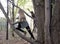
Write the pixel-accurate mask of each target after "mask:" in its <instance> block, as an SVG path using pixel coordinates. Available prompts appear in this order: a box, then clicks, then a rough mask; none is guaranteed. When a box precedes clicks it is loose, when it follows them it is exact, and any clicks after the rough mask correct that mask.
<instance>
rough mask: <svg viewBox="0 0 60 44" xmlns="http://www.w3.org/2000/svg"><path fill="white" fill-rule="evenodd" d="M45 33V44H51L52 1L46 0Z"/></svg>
mask: <svg viewBox="0 0 60 44" xmlns="http://www.w3.org/2000/svg"><path fill="white" fill-rule="evenodd" d="M44 33H45V44H51V38H50V0H45V24H44Z"/></svg>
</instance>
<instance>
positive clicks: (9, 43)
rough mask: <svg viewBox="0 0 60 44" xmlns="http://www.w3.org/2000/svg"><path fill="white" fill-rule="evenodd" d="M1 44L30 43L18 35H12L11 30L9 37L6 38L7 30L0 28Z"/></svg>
mask: <svg viewBox="0 0 60 44" xmlns="http://www.w3.org/2000/svg"><path fill="white" fill-rule="evenodd" d="M0 44H29V43H28V42H27V41H25V40H23V39H22V38H20V37H19V36H18V35H16V36H15V37H12V35H11V32H9V39H8V40H6V30H0Z"/></svg>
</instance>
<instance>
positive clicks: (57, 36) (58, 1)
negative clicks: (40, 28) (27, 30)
mask: <svg viewBox="0 0 60 44" xmlns="http://www.w3.org/2000/svg"><path fill="white" fill-rule="evenodd" d="M54 5H55V6H54V9H53V15H52V21H51V35H52V42H53V43H52V44H60V42H59V41H60V0H55V4H54Z"/></svg>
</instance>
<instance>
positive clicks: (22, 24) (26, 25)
mask: <svg viewBox="0 0 60 44" xmlns="http://www.w3.org/2000/svg"><path fill="white" fill-rule="evenodd" d="M25 23H26V24H25ZM24 24H25V25H24ZM23 26H24V27H23ZM21 28H26V29H27V31H28V32H29V34H30V35H31V37H32V38H33V39H34V36H33V34H32V32H31V30H30V27H29V25H28V23H27V22H19V23H18V28H16V29H18V30H19V31H21V32H23V33H25V31H24V30H22V29H21Z"/></svg>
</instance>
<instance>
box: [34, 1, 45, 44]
mask: <svg viewBox="0 0 60 44" xmlns="http://www.w3.org/2000/svg"><path fill="white" fill-rule="evenodd" d="M33 5H34V10H35V16H36V21H37V22H36V24H37V25H36V27H37V29H38V30H37V31H38V32H37V41H39V44H44V15H45V7H44V0H33Z"/></svg>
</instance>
